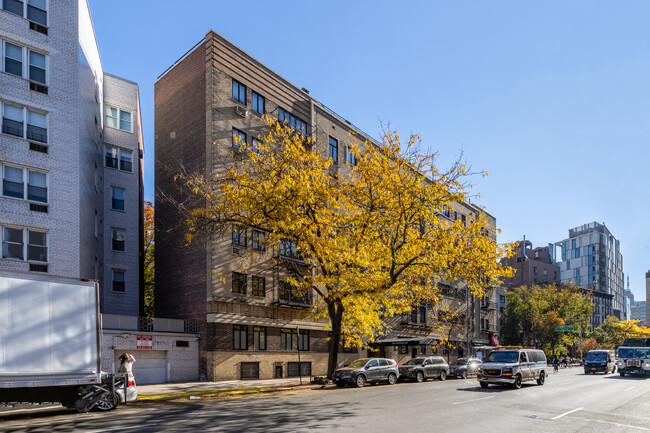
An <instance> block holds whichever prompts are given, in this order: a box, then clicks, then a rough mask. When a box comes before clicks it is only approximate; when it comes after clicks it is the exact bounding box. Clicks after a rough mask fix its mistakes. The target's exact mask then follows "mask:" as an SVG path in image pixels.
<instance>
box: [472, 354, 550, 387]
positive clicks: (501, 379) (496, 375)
mask: <svg viewBox="0 0 650 433" xmlns="http://www.w3.org/2000/svg"><path fill="white" fill-rule="evenodd" d="M546 376H548V365H547V363H546V355H545V354H544V351H542V350H539V349H507V350H495V351H494V352H492V353H490V355H489V356H488V357H487V359H486V361H485V362H484V363H483V364H482V365H481V367H480V368H479V370H478V375H477V380H478V381H479V383H480V385H481V388H487V387H488V385H489V384H495V385H498V384H501V385H505V384H509V385H512V386H513V387H514V388H521V383H522V382H526V381H529V380H536V381H537V384H538V385H544V381H545V379H546Z"/></svg>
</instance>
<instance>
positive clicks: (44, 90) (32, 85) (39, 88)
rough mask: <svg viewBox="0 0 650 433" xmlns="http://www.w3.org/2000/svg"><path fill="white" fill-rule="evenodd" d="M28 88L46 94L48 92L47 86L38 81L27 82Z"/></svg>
mask: <svg viewBox="0 0 650 433" xmlns="http://www.w3.org/2000/svg"><path fill="white" fill-rule="evenodd" d="M29 90H33V91H35V92H40V93H45V94H46V95H47V93H48V90H47V86H44V85H42V84H38V83H33V82H30V83H29Z"/></svg>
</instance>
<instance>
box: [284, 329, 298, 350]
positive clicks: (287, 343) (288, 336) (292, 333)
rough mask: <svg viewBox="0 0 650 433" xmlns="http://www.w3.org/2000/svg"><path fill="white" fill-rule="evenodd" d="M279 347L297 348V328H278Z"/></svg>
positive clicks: (285, 348)
mask: <svg viewBox="0 0 650 433" xmlns="http://www.w3.org/2000/svg"><path fill="white" fill-rule="evenodd" d="M280 349H282V350H298V330H296V329H285V328H283V329H280Z"/></svg>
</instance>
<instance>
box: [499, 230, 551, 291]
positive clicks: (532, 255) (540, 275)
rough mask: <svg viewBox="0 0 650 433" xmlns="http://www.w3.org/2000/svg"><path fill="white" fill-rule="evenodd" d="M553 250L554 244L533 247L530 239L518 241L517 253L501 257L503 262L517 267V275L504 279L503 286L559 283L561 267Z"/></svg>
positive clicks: (510, 287)
mask: <svg viewBox="0 0 650 433" xmlns="http://www.w3.org/2000/svg"><path fill="white" fill-rule="evenodd" d="M524 245H525V249H524V247H523V246H524ZM553 250H554V248H553V244H549V246H546V247H537V248H534V249H533V244H532V242H530V241H526V240H524V241H519V242H517V246H516V247H515V255H514V256H512V257H509V258H503V259H501V263H502V264H504V265H506V266H510V267H512V268H514V269H515V275H513V276H512V277H510V278H505V279H504V280H503V283H502V285H503V287H505V288H506V289H512V288H515V287H519V286H525V285H532V284H552V283H558V284H559V283H560V267H559V266H558V265H557V264H556V263H555V259H554V257H553V252H554V251H553Z"/></svg>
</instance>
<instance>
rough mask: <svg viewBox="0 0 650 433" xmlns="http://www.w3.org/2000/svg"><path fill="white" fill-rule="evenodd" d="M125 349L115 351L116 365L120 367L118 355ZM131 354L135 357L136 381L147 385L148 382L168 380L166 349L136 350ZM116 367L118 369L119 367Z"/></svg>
mask: <svg viewBox="0 0 650 433" xmlns="http://www.w3.org/2000/svg"><path fill="white" fill-rule="evenodd" d="M123 352H124V351H116V352H115V365H116V366H117V368H119V365H120V361H119V360H118V357H119V356H120V355H121V354H122V353H123ZM131 354H133V356H134V357H135V363H134V364H133V376H135V383H137V384H138V385H146V384H148V383H165V382H167V352H166V351H164V350H134V351H131ZM117 368H116V369H117Z"/></svg>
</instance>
